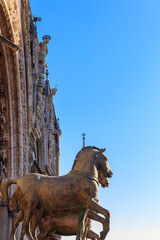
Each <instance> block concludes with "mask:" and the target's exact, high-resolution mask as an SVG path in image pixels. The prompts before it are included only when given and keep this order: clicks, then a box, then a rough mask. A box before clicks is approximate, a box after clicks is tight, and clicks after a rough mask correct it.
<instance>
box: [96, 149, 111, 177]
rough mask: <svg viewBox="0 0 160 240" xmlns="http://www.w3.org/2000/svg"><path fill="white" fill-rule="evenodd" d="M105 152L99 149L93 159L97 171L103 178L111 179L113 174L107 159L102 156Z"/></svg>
mask: <svg viewBox="0 0 160 240" xmlns="http://www.w3.org/2000/svg"><path fill="white" fill-rule="evenodd" d="M105 150H106V149H105V148H102V149H99V150H98V151H96V153H95V155H94V157H95V159H96V161H97V169H98V170H99V171H101V172H102V173H103V175H104V177H105V178H111V177H112V175H113V172H112V170H111V169H110V167H109V164H108V158H107V157H106V156H105V154H104V152H105Z"/></svg>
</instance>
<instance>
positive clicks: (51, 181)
mask: <svg viewBox="0 0 160 240" xmlns="http://www.w3.org/2000/svg"><path fill="white" fill-rule="evenodd" d="M104 151H105V149H99V148H97V147H91V146H89V147H85V148H83V149H82V150H81V151H80V152H79V153H78V154H77V156H76V159H75V162H74V165H73V168H72V170H71V171H70V172H69V173H68V174H66V175H64V176H58V177H50V176H44V175H41V174H28V175H25V176H23V177H21V178H18V179H4V180H3V181H2V184H1V191H2V196H3V200H4V201H5V202H6V203H8V187H9V186H10V185H11V184H16V190H15V192H14V194H13V197H12V198H13V203H14V200H15V206H16V205H17V204H16V202H18V204H19V205H20V208H21V211H20V212H19V214H18V215H17V217H16V218H15V220H14V222H13V228H12V232H11V236H10V240H13V239H14V232H15V230H16V228H17V227H18V225H19V222H20V221H23V224H22V231H21V237H20V240H23V238H24V235H25V234H26V235H27V237H28V239H29V240H33V239H34V240H35V239H36V238H35V237H33V236H32V235H31V233H30V230H29V222H30V220H31V218H32V216H33V214H34V211H35V210H36V208H38V209H40V210H41V216H42V215H43V214H44V212H45V211H51V212H52V211H56V210H58V211H60V210H61V211H64V212H65V211H66V210H67V209H73V208H75V207H77V208H79V220H78V231H77V234H76V240H82V239H83V233H84V226H85V221H86V217H87V214H88V211H89V210H90V211H93V212H96V213H101V214H102V215H104V217H105V223H104V226H103V231H102V232H101V238H100V239H101V240H103V239H105V237H106V235H107V233H108V231H109V228H110V226H109V223H110V213H109V211H108V210H106V209H104V208H103V207H101V206H100V205H99V204H98V203H97V193H98V171H100V172H102V173H103V175H104V177H105V178H110V177H112V175H113V173H112V171H111V169H110V167H109V165H108V159H107V157H106V156H105V155H104V153H103V152H104ZM13 205H14V204H13ZM41 216H40V218H41Z"/></svg>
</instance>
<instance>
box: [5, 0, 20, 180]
mask: <svg viewBox="0 0 160 240" xmlns="http://www.w3.org/2000/svg"><path fill="white" fill-rule="evenodd" d="M8 5H9V4H8ZM0 13H1V14H0V34H1V35H2V36H4V37H5V38H7V39H8V40H10V41H12V42H14V43H16V40H17V38H16V34H15V31H14V27H13V26H14V24H13V23H14V22H13V20H12V19H11V9H9V6H7V4H6V1H5V0H1V1H0ZM15 39H16V40H15ZM0 61H1V63H2V64H0V74H1V75H0V78H1V79H0V81H1V83H2V84H1V89H0V90H1V92H2V94H1V98H0V102H1V103H3V104H5V106H4V109H5V112H4V115H5V116H4V117H5V118H6V132H5V134H4V135H5V137H6V146H5V150H6V151H7V175H8V176H9V177H17V176H20V175H22V174H23V154H22V153H23V144H22V140H23V139H22V110H21V109H22V108H21V98H20V81H19V68H18V53H17V52H15V51H13V50H12V49H10V48H9V47H8V46H6V45H4V44H3V43H1V42H0ZM2 95H3V96H2ZM3 147H4V146H3ZM3 150H4V149H2V148H1V152H2V151H3Z"/></svg>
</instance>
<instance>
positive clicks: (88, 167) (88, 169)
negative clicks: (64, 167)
mask: <svg viewBox="0 0 160 240" xmlns="http://www.w3.org/2000/svg"><path fill="white" fill-rule="evenodd" d="M72 170H74V171H79V172H83V173H86V174H88V175H92V176H95V177H98V171H97V166H96V164H95V161H94V159H93V160H92V161H87V160H86V161H85V160H83V161H81V160H77V161H76V163H75V164H74V166H73V169H72Z"/></svg>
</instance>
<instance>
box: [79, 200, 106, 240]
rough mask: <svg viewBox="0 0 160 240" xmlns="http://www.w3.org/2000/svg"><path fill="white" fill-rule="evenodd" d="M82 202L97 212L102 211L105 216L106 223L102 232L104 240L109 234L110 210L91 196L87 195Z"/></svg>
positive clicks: (102, 239)
mask: <svg viewBox="0 0 160 240" xmlns="http://www.w3.org/2000/svg"><path fill="white" fill-rule="evenodd" d="M82 201H83V202H82V204H83V206H84V207H85V208H86V209H90V210H93V211H94V212H96V213H101V214H102V215H104V216H105V219H106V224H104V230H103V231H102V232H101V240H104V239H105V238H106V236H107V233H108V232H109V230H110V212H109V211H108V210H107V209H105V208H103V207H101V206H100V205H98V204H97V202H95V201H94V200H92V198H91V197H89V196H86V197H85V198H83V200H82Z"/></svg>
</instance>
